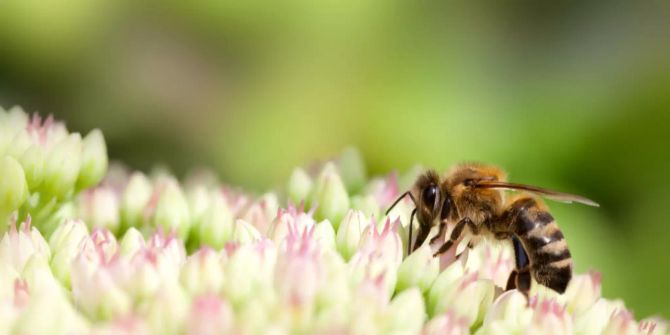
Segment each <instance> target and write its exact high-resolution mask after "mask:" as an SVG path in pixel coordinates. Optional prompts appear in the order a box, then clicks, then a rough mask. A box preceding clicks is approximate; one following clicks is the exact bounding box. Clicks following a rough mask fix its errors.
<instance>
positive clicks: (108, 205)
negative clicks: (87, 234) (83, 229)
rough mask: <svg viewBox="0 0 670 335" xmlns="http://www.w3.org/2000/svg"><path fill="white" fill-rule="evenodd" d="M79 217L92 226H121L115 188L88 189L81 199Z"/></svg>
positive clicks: (113, 229)
mask: <svg viewBox="0 0 670 335" xmlns="http://www.w3.org/2000/svg"><path fill="white" fill-rule="evenodd" d="M79 202H80V205H79V212H80V213H79V217H81V218H82V219H83V220H84V222H86V223H87V224H88V225H89V227H91V228H106V229H109V230H111V231H117V230H118V228H119V224H120V220H119V199H118V197H117V195H116V193H115V192H114V190H113V189H111V188H109V187H99V188H95V189H92V190H88V191H86V192H84V193H83V194H82V195H81V198H80V200H79Z"/></svg>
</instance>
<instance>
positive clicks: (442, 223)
mask: <svg viewBox="0 0 670 335" xmlns="http://www.w3.org/2000/svg"><path fill="white" fill-rule="evenodd" d="M446 227H447V221H445V220H442V221H440V227H439V229H438V230H437V235H435V236H434V237H433V238H431V239H430V244H433V242H435V241H436V240H437V239H439V238H441V237H442V234H444V229H445V228H446Z"/></svg>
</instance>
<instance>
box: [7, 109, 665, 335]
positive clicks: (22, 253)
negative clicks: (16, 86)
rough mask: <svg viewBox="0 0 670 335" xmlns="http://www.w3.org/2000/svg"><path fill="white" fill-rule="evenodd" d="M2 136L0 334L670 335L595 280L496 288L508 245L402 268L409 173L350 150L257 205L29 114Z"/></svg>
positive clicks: (12, 115) (505, 272)
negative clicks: (374, 168)
mask: <svg viewBox="0 0 670 335" xmlns="http://www.w3.org/2000/svg"><path fill="white" fill-rule="evenodd" d="M0 130H1V132H0V162H2V163H1V165H0V171H1V172H2V173H0V176H1V178H0V213H1V214H2V215H3V220H4V221H3V225H2V231H3V232H4V233H3V236H2V238H1V239H0V334H426V335H428V334H470V333H474V334H666V333H667V332H668V326H667V323H666V322H665V321H663V320H661V319H659V318H651V319H647V320H643V321H640V322H638V321H636V320H635V319H634V317H633V316H632V314H631V312H630V311H629V310H628V309H626V307H625V306H624V304H623V302H621V301H611V300H607V299H604V298H602V297H601V295H600V276H599V275H598V274H597V273H595V272H590V273H587V274H580V275H576V276H575V278H574V279H573V280H572V282H571V283H570V285H569V287H568V289H567V292H566V293H565V294H562V295H559V294H556V293H555V292H553V291H551V290H549V289H546V288H544V287H542V286H539V285H537V284H534V285H533V290H532V291H531V294H530V299H526V297H524V296H523V295H522V294H520V293H519V292H517V291H516V290H512V291H507V292H503V290H502V289H501V287H504V286H505V283H506V281H507V277H508V276H509V273H510V271H511V270H512V268H513V255H512V250H511V248H510V246H508V245H506V244H504V243H493V242H490V241H479V242H478V243H476V244H475V246H474V247H473V248H472V249H469V248H467V245H468V240H467V239H465V240H463V241H461V243H459V244H458V246H457V247H456V248H452V250H451V251H450V252H448V253H446V254H444V255H442V256H440V257H438V258H434V257H433V256H432V253H433V250H434V249H435V247H436V246H434V245H423V246H421V247H420V248H419V249H418V250H417V251H415V252H414V253H412V254H410V255H409V256H408V255H406V254H405V250H406V246H407V239H408V235H409V234H408V229H409V227H408V226H409V214H410V212H411V209H412V204H411V202H410V201H409V200H405V201H402V202H401V203H400V204H399V205H398V206H396V208H394V209H393V211H391V212H390V213H389V214H388V215H384V210H385V209H386V208H387V207H388V206H389V205H390V204H391V203H392V202H393V200H395V198H396V197H397V196H398V195H399V194H400V191H402V190H404V189H406V188H407V187H408V185H409V184H410V183H411V182H412V179H413V177H414V175H415V173H408V174H407V175H405V176H401V177H398V176H396V175H395V174H390V175H388V176H384V177H379V178H372V179H368V177H367V176H366V173H365V168H364V165H363V163H362V160H361V158H360V157H359V155H358V153H357V152H356V151H354V150H347V151H345V152H344V153H343V154H342V155H341V156H340V157H339V158H338V159H336V160H334V161H330V162H326V163H324V164H322V165H321V166H320V167H319V168H317V169H315V171H314V173H309V172H308V171H306V170H303V169H300V168H298V169H296V170H295V171H294V172H293V173H292V175H291V176H290V178H289V181H288V184H287V186H286V188H285V190H283V191H277V192H268V193H265V194H261V195H253V194H250V193H246V192H243V191H241V190H239V189H236V188H232V187H229V186H226V185H222V184H220V183H219V182H218V181H217V180H216V178H215V177H214V176H213V174H211V173H207V172H198V173H194V174H193V175H191V176H189V177H188V178H186V179H185V180H183V181H182V182H180V181H179V180H177V179H175V178H174V177H173V176H171V175H170V174H168V173H165V172H161V171H159V172H156V173H153V174H151V175H146V174H144V173H141V172H133V171H128V170H126V169H124V168H121V167H118V166H112V167H111V168H110V169H109V171H107V157H106V150H105V144H104V139H103V138H102V135H101V134H100V132H99V131H93V132H91V133H90V134H89V135H87V136H86V137H84V139H81V136H79V135H78V134H70V133H68V132H67V130H66V129H65V127H64V126H63V125H62V124H60V123H56V122H54V121H53V120H52V119H51V118H48V119H46V120H44V121H42V120H41V119H40V118H39V117H38V116H33V117H28V116H27V115H26V114H25V113H24V112H23V111H21V110H20V109H16V108H15V109H12V110H10V111H4V110H0ZM103 175H106V176H105V177H104V179H102V181H101V178H103ZM100 181H101V182H100ZM434 233H435V232H433V234H434ZM457 255H458V256H457Z"/></svg>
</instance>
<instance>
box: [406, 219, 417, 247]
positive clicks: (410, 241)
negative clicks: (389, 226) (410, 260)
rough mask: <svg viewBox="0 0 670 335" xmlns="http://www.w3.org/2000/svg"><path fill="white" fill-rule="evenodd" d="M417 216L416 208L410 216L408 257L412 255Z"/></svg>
mask: <svg viewBox="0 0 670 335" xmlns="http://www.w3.org/2000/svg"><path fill="white" fill-rule="evenodd" d="M415 214H416V208H414V210H413V211H412V215H410V216H409V238H407V256H409V254H411V253H412V230H414V226H413V223H414V215H415Z"/></svg>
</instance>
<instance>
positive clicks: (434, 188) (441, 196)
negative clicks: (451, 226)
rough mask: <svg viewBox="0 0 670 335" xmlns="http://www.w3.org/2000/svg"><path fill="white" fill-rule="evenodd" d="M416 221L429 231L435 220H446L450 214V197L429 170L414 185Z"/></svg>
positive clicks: (435, 174) (437, 178)
mask: <svg viewBox="0 0 670 335" xmlns="http://www.w3.org/2000/svg"><path fill="white" fill-rule="evenodd" d="M413 192H415V198H416V208H417V212H416V215H417V219H418V220H419V224H420V225H421V226H422V227H427V228H428V229H430V227H432V226H433V225H434V224H435V223H436V221H435V220H436V219H437V220H442V219H445V218H447V217H448V216H449V215H450V213H451V208H452V205H451V195H450V194H449V193H448V192H447V190H446V189H445V188H444V187H442V183H441V181H440V177H439V176H438V175H437V173H436V172H435V171H432V170H429V171H427V172H426V173H424V174H423V175H421V176H419V178H418V179H417V180H416V183H415V185H414V189H413Z"/></svg>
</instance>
